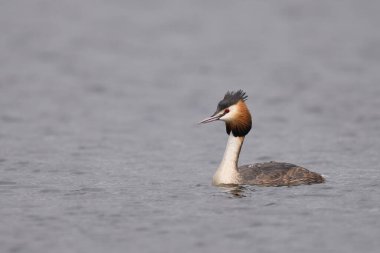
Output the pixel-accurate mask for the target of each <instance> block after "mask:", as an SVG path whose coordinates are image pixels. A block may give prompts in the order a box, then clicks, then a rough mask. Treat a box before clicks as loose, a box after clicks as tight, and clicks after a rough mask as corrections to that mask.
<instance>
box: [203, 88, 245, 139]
mask: <svg viewBox="0 0 380 253" xmlns="http://www.w3.org/2000/svg"><path fill="white" fill-rule="evenodd" d="M247 98H248V96H247V95H246V94H245V92H244V91H242V90H238V91H236V92H234V91H228V92H227V93H226V95H224V98H223V99H222V100H221V101H220V102H219V103H218V106H217V108H216V111H215V113H214V114H213V115H211V116H210V117H209V118H206V119H204V120H202V121H201V122H200V123H201V124H204V123H209V122H213V121H216V120H222V121H224V122H225V123H226V131H227V134H228V135H229V134H230V133H231V132H232V134H233V135H234V136H235V137H238V136H239V137H242V136H245V135H247V134H248V133H249V131H250V130H251V127H252V118H251V113H250V112H249V110H248V108H247V105H246V104H245V101H246V100H247Z"/></svg>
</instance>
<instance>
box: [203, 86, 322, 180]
mask: <svg viewBox="0 0 380 253" xmlns="http://www.w3.org/2000/svg"><path fill="white" fill-rule="evenodd" d="M246 99H247V96H246V95H245V92H244V91H242V90H239V91H237V92H227V93H226V95H225V96H224V98H223V100H222V101H220V102H219V104H218V107H217V109H216V112H215V113H214V114H213V115H212V116H211V117H209V118H207V119H204V120H203V121H201V122H200V123H209V122H213V121H216V120H222V121H224V122H225V123H226V131H227V134H228V135H229V138H228V142H227V147H226V151H225V153H224V156H223V160H222V162H221V164H220V165H219V168H218V169H217V171H216V173H215V174H214V177H213V184H214V185H224V184H250V185H263V186H291V185H300V184H315V183H323V182H324V178H323V177H322V176H321V175H319V174H318V173H315V172H312V171H309V170H307V169H305V168H302V167H300V166H297V165H294V164H290V163H280V162H267V163H256V164H250V165H243V166H240V167H238V159H239V154H240V150H241V146H242V145H243V141H244V137H245V136H246V135H247V134H248V133H249V131H250V130H251V127H252V119H251V114H250V112H249V110H248V108H247V105H246V104H245V100H246Z"/></svg>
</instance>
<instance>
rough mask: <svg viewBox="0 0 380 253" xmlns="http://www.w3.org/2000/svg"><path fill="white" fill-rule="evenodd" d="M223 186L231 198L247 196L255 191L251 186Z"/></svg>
mask: <svg viewBox="0 0 380 253" xmlns="http://www.w3.org/2000/svg"><path fill="white" fill-rule="evenodd" d="M221 188H222V189H223V190H224V191H225V193H227V194H228V195H229V197H230V198H245V197H247V196H248V195H249V194H250V193H251V192H253V191H254V189H252V188H250V187H247V186H243V185H233V184H232V185H223V186H222V187H221Z"/></svg>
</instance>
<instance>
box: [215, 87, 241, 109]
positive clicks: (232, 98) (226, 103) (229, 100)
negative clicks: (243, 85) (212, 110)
mask: <svg viewBox="0 0 380 253" xmlns="http://www.w3.org/2000/svg"><path fill="white" fill-rule="evenodd" d="M247 98H248V96H247V95H246V94H245V92H244V91H243V90H238V91H236V92H234V91H228V92H227V93H226V95H224V98H223V100H221V101H220V102H219V103H218V107H217V111H221V110H224V109H226V108H228V107H230V106H231V105H234V104H236V103H237V102H239V101H240V100H243V101H246V100H247Z"/></svg>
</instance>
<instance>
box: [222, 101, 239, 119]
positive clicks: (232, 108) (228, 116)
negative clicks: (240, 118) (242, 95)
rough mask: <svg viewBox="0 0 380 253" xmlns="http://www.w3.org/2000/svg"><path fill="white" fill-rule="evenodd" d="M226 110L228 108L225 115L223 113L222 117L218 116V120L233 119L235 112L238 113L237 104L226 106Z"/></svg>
mask: <svg viewBox="0 0 380 253" xmlns="http://www.w3.org/2000/svg"><path fill="white" fill-rule="evenodd" d="M228 110H230V111H229V112H228V113H227V114H226V115H224V116H223V117H221V118H220V120H223V121H230V120H233V119H234V118H235V117H236V115H237V113H238V107H237V105H231V106H230V107H228Z"/></svg>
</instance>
